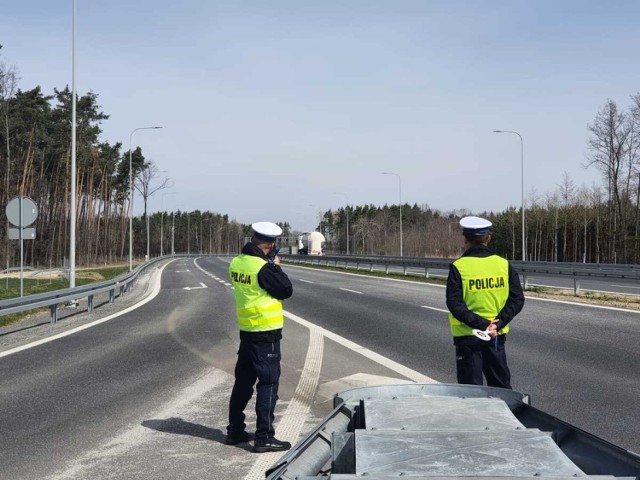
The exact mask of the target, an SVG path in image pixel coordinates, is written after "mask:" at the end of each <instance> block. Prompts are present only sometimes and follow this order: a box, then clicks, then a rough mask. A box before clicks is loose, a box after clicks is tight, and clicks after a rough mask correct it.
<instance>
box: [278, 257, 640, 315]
mask: <svg viewBox="0 0 640 480" xmlns="http://www.w3.org/2000/svg"><path fill="white" fill-rule="evenodd" d="M285 265H286V266H287V268H288V267H293V268H304V269H305V270H315V271H316V272H318V271H322V272H325V273H336V274H339V275H354V276H356V277H365V278H371V279H378V280H386V281H387V282H405V283H413V284H415V285H424V286H425V287H438V288H447V286H446V285H438V284H436V283H426V282H416V281H415V280H401V279H399V278H385V277H374V276H371V275H364V274H361V273H360V274H358V273H351V272H337V271H335V270H331V271H329V270H318V269H317V268H310V267H301V266H299V265H291V264H288V263H287V264H285ZM555 288H558V287H555ZM525 298H526V299H527V300H540V301H541V302H556V303H564V304H567V305H578V306H581V307H592V308H601V309H603V310H613V311H617V312H630V313H640V310H629V309H625V308H617V307H607V306H606V305H592V304H590V303H578V302H568V301H565V300H554V299H551V298H541V297H531V296H529V295H525Z"/></svg>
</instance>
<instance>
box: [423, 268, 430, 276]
mask: <svg viewBox="0 0 640 480" xmlns="http://www.w3.org/2000/svg"><path fill="white" fill-rule="evenodd" d="M424 278H429V267H425V268H424Z"/></svg>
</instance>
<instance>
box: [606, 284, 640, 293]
mask: <svg viewBox="0 0 640 480" xmlns="http://www.w3.org/2000/svg"><path fill="white" fill-rule="evenodd" d="M609 286H610V287H620V288H640V287H635V286H633V285H609ZM609 293H611V292H609Z"/></svg>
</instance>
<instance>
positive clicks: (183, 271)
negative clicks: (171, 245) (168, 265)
mask: <svg viewBox="0 0 640 480" xmlns="http://www.w3.org/2000/svg"><path fill="white" fill-rule="evenodd" d="M188 271H189V269H186V270H176V273H185V272H188Z"/></svg>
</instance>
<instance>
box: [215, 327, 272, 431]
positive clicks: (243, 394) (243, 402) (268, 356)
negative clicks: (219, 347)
mask: <svg viewBox="0 0 640 480" xmlns="http://www.w3.org/2000/svg"><path fill="white" fill-rule="evenodd" d="M235 375H236V381H235V384H234V385H233V390H232V391H231V400H230V401H229V426H228V427H227V434H228V435H230V436H233V435H235V434H239V433H240V432H243V431H244V430H245V428H246V424H245V414H244V409H245V408H246V407H247V403H249V400H251V396H252V395H253V386H254V384H255V383H256V380H257V381H258V384H257V386H256V416H257V420H256V433H255V438H256V439H259V440H266V439H270V438H273V437H274V435H275V430H274V427H273V420H274V411H275V408H276V401H277V400H278V386H279V383H280V340H274V341H271V342H269V341H266V342H265V341H260V342H256V341H250V340H245V339H243V340H241V341H240V349H239V350H238V362H237V363H236V369H235Z"/></svg>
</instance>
